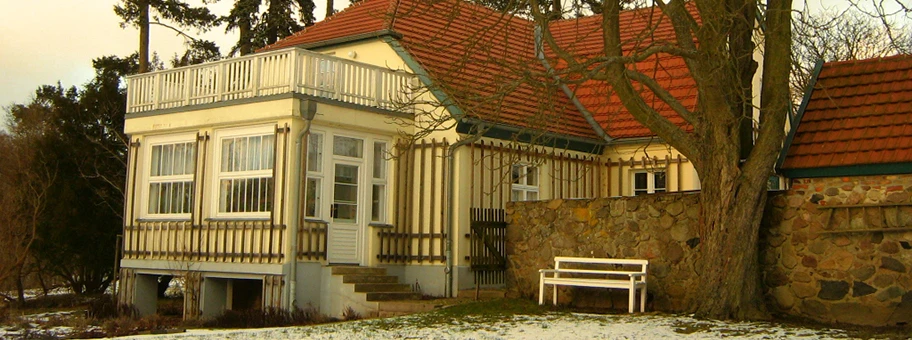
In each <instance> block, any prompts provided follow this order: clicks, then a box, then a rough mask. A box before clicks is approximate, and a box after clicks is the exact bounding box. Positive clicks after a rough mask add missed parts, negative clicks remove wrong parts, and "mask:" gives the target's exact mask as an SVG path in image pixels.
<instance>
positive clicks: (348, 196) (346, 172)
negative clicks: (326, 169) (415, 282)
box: [332, 164, 358, 223]
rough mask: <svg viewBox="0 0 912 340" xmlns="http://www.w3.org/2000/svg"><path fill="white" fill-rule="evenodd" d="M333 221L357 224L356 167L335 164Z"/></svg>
mask: <svg viewBox="0 0 912 340" xmlns="http://www.w3.org/2000/svg"><path fill="white" fill-rule="evenodd" d="M334 186H335V187H334V188H333V206H332V210H333V211H332V217H333V221H337V222H338V221H342V222H350V223H355V222H358V166H357V165H349V164H336V166H335V183H334Z"/></svg>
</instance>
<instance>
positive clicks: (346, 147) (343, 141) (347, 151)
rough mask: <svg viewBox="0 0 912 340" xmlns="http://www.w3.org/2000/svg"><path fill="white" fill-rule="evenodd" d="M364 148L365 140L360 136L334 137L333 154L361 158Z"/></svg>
mask: <svg viewBox="0 0 912 340" xmlns="http://www.w3.org/2000/svg"><path fill="white" fill-rule="evenodd" d="M363 149H364V141H363V140H361V139H358V138H350V137H342V136H334V137H333V155H336V156H344V157H352V158H361V154H362V152H364V151H363Z"/></svg>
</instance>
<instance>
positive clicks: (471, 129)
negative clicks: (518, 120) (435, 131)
mask: <svg viewBox="0 0 912 340" xmlns="http://www.w3.org/2000/svg"><path fill="white" fill-rule="evenodd" d="M482 129H483V131H482ZM456 132H458V133H462V134H472V135H474V134H476V133H479V132H481V135H482V137H488V138H494V139H500V140H506V141H517V142H522V143H529V144H534V145H540V146H544V147H550V148H555V149H561V150H571V151H577V152H585V153H590V154H597V155H601V154H602V151H603V150H604V149H605V145H606V143H605V141H603V140H600V139H592V138H583V137H576V136H568V135H560V134H556V133H549V132H542V131H531V130H530V129H528V128H523V127H519V126H513V125H507V124H497V123H491V122H486V121H482V120H478V119H462V120H460V121H459V122H458V123H456Z"/></svg>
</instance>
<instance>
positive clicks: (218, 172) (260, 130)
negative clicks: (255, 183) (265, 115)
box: [211, 125, 281, 219]
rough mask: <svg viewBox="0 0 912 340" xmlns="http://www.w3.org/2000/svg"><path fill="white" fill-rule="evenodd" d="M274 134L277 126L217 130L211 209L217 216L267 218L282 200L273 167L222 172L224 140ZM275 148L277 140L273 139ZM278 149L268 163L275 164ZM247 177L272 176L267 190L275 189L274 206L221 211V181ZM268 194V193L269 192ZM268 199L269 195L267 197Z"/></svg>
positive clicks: (214, 147) (214, 148)
mask: <svg viewBox="0 0 912 340" xmlns="http://www.w3.org/2000/svg"><path fill="white" fill-rule="evenodd" d="M266 135H269V136H272V138H276V133H275V126H274V125H268V126H255V127H243V128H228V129H221V130H217V131H215V143H213V144H214V145H213V152H212V154H213V158H214V159H213V163H212V164H213V166H212V174H213V175H212V185H211V187H212V189H211V190H212V191H211V194H212V204H211V210H212V215H211V216H215V217H216V218H256V219H265V218H268V217H269V216H270V213H271V211H270V210H271V209H276V207H277V205H278V203H279V202H280V201H281V199H280V198H279V197H277V196H278V195H276V194H275V191H277V190H275V185H276V182H275V178H273V169H272V168H269V169H260V170H248V171H231V172H222V162H223V161H224V160H223V159H222V158H223V157H222V141H223V140H224V139H227V138H238V137H255V136H266ZM272 144H273V146H272V147H273V148H274V146H275V142H274V141H273V143H272ZM276 151H277V150H275V149H273V150H272V157H273V162H272V163H267V164H269V165H270V166H275V164H276V162H275V157H278V156H279V155H278V154H277V153H276ZM229 178H231V179H245V178H270V179H272V188H267V190H272V191H273V197H272V207H271V209H270V210H266V211H254V212H221V204H222V199H221V181H222V179H229ZM267 195H268V193H267ZM267 199H268V197H267Z"/></svg>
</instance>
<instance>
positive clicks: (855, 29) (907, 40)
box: [791, 6, 912, 102]
mask: <svg viewBox="0 0 912 340" xmlns="http://www.w3.org/2000/svg"><path fill="white" fill-rule="evenodd" d="M793 27H794V34H793V39H792V42H793V47H792V51H793V55H792V60H793V63H794V65H793V66H792V79H791V81H792V95H793V101H794V102H798V101H800V100H801V97H802V96H803V95H804V92H805V91H806V87H807V82H808V79H809V78H810V77H811V74H812V73H813V70H814V65H815V64H816V63H817V61H818V60H819V61H823V62H831V61H844V60H859V59H868V58H876V57H886V56H890V55H894V54H909V53H912V30H910V29H912V28H910V27H908V26H900V25H895V24H892V23H888V25H886V26H885V25H884V22H883V21H881V20H880V17H875V16H871V14H870V13H865V12H862V11H861V10H860V9H859V7H855V6H853V7H849V8H848V9H845V10H842V11H835V10H830V11H826V12H821V13H816V14H810V13H803V12H798V13H796V15H795V16H794V19H793ZM891 37H893V38H891Z"/></svg>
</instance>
